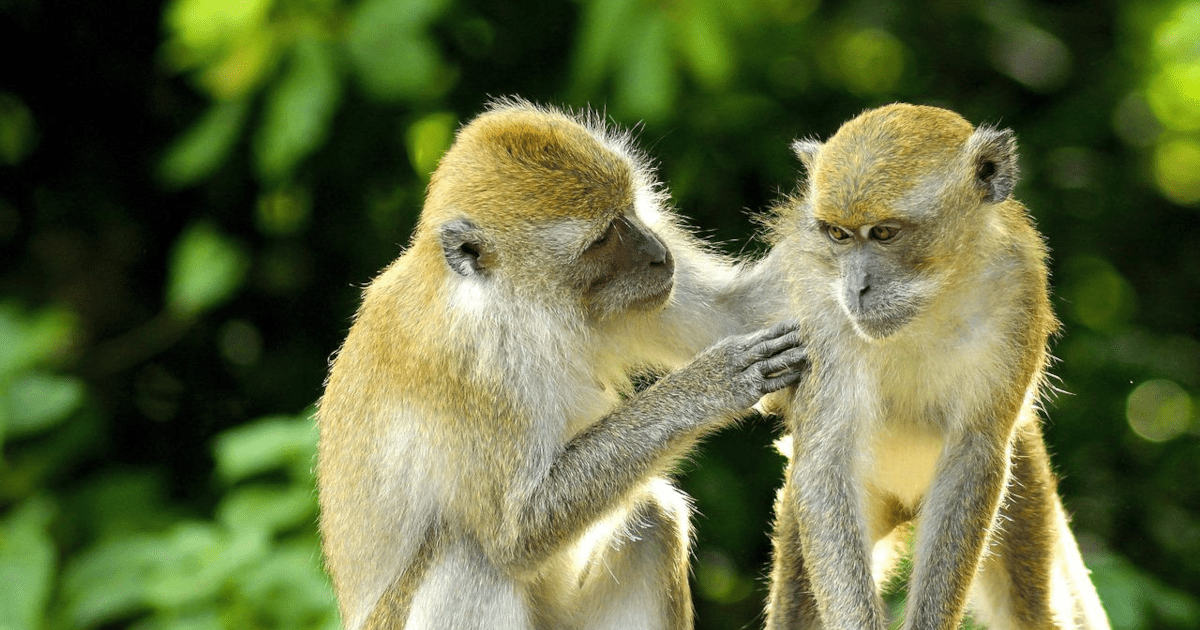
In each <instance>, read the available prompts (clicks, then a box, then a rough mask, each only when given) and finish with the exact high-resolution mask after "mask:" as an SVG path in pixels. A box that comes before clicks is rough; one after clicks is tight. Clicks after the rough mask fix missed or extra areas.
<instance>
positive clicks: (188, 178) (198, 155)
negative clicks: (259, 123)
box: [158, 99, 249, 188]
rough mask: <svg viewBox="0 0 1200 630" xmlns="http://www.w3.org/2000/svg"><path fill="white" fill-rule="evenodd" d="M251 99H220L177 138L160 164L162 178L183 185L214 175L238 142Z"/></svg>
mask: <svg viewBox="0 0 1200 630" xmlns="http://www.w3.org/2000/svg"><path fill="white" fill-rule="evenodd" d="M248 111H249V106H248V100H247V99H239V100H235V101H224V102H218V103H215V104H213V105H212V107H209V108H208V112H207V113H205V114H204V116H203V117H202V118H200V120H198V121H197V122H196V124H194V125H192V128H191V129H188V130H187V132H186V133H184V134H183V135H182V136H180V137H179V138H178V139H176V140H175V141H174V142H173V143H171V146H170V147H169V148H168V149H167V152H166V154H165V155H164V156H163V158H162V161H160V162H159V164H158V177H159V180H160V181H161V182H162V183H163V184H164V185H166V186H168V187H171V188H183V187H185V186H192V185H194V184H197V183H199V182H200V181H201V180H203V179H206V178H208V177H210V176H211V175H212V174H213V173H215V172H216V171H217V169H218V168H220V167H221V164H223V163H224V162H225V159H226V158H227V157H228V156H229V152H230V151H232V150H233V147H234V145H235V144H237V139H238V135H239V133H240V132H241V130H242V126H243V125H244V124H245V122H246V114H247V112H248Z"/></svg>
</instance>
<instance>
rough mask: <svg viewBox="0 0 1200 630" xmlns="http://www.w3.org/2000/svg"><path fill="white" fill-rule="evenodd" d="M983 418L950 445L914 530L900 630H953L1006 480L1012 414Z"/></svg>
mask: <svg viewBox="0 0 1200 630" xmlns="http://www.w3.org/2000/svg"><path fill="white" fill-rule="evenodd" d="M989 411H990V412H991V413H993V414H1000V417H990V418H986V419H982V418H981V419H980V421H978V422H977V423H973V426H971V425H968V426H966V427H964V429H963V430H961V431H958V432H957V434H956V435H952V436H951V438H950V439H949V440H948V441H947V444H946V446H945V449H944V450H943V454H942V457H941V460H940V461H939V462H938V468H937V473H936V474H935V476H934V479H933V484H932V485H931V487H930V489H929V492H928V493H927V494H926V496H925V499H924V501H923V504H922V506H921V512H920V526H919V527H918V528H917V541H916V551H915V556H914V561H913V567H914V568H913V575H912V578H911V582H910V586H909V593H908V605H907V612H906V619H905V623H904V627H905V628H907V629H913V628H921V629H925V628H930V629H937V628H944V629H948V630H952V629H953V628H956V627H958V623H957V622H958V620H959V619H961V618H962V615H963V611H964V610H965V607H966V600H967V592H968V589H969V588H970V585H971V582H972V580H973V579H974V576H975V574H976V568H977V567H978V566H979V561H980V558H981V557H982V555H983V549H984V545H985V544H986V543H987V540H988V536H989V532H990V531H991V527H992V524H993V523H994V522H995V519H996V512H997V510H998V509H999V506H1000V498H1001V496H1002V495H1003V492H1004V487H1005V484H1006V483H1007V482H1008V477H1009V466H1008V461H1009V457H1010V451H1011V447H1010V437H1009V435H1008V431H1009V429H1010V428H1011V427H1012V424H1013V423H1012V420H1013V418H1014V417H1015V412H1014V411H1011V410H1009V409H998V410H989Z"/></svg>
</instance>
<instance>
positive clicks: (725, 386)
mask: <svg viewBox="0 0 1200 630" xmlns="http://www.w3.org/2000/svg"><path fill="white" fill-rule="evenodd" d="M799 343H800V339H799V333H798V332H797V331H796V327H795V324H791V323H789V324H781V325H777V326H775V327H773V328H771V329H768V330H764V331H759V332H757V333H751V334H747V335H741V336H736V337H730V338H728V339H726V340H724V341H722V342H721V343H719V344H717V345H715V346H713V347H712V348H710V349H709V350H707V351H705V352H704V353H702V354H701V355H700V356H699V357H697V358H696V359H695V360H694V361H692V362H691V363H690V364H688V365H687V366H685V367H683V368H682V369H680V370H678V371H676V372H674V373H672V374H668V375H667V376H665V377H663V378H662V379H660V380H659V381H658V382H657V383H655V384H654V386H652V387H650V388H649V389H647V390H645V391H643V392H641V393H639V394H637V395H635V396H633V397H631V398H630V399H629V400H627V401H626V402H625V403H624V404H622V405H621V406H620V407H618V408H617V409H616V410H615V411H613V412H612V413H611V414H609V415H608V416H606V417H604V418H603V419H601V420H600V421H599V422H597V423H596V424H594V425H592V426H591V427H589V428H588V429H586V430H584V431H583V432H582V433H580V434H579V435H577V436H576V437H574V438H573V439H571V440H570V441H569V442H568V443H567V444H566V445H565V447H564V448H563V450H562V451H561V452H560V453H558V454H557V456H556V457H555V459H554V460H553V462H552V464H551V466H550V468H549V470H548V471H547V472H546V474H545V476H544V477H543V478H541V479H538V480H535V481H534V485H533V486H532V487H531V490H530V491H529V492H528V494H526V495H524V496H522V497H520V498H518V499H515V500H511V499H510V501H509V502H508V505H507V506H506V509H505V511H506V513H505V514H504V515H503V516H502V518H503V519H504V520H505V523H504V531H506V532H509V534H508V535H507V536H504V537H503V538H505V540H494V541H491V542H492V543H493V544H492V546H491V549H490V553H492V554H493V555H494V556H495V557H496V559H497V561H499V562H501V563H502V564H505V565H509V566H513V567H515V568H519V567H531V566H534V565H536V563H537V562H538V560H540V559H541V558H544V557H546V556H547V555H548V554H549V553H552V552H553V551H554V550H555V549H556V548H557V547H559V546H560V545H561V544H562V543H563V542H565V541H567V540H571V539H573V538H575V537H577V536H578V535H579V534H580V533H582V531H583V530H584V529H585V528H586V527H588V526H589V525H590V524H592V523H594V522H596V521H597V520H599V519H601V518H603V517H604V515H605V514H606V513H607V512H608V511H609V510H611V509H612V508H613V507H614V506H616V505H618V504H619V503H620V501H622V500H623V499H624V497H625V496H626V495H627V494H628V493H629V492H631V491H632V490H633V489H634V488H635V487H637V486H638V484H640V483H641V482H643V481H644V480H645V479H647V478H648V477H650V476H652V475H654V474H656V473H658V472H659V471H660V470H661V469H662V468H664V467H665V466H667V465H668V464H669V463H670V462H671V461H674V459H675V457H676V456H677V455H679V454H680V453H681V452H682V451H684V450H686V449H687V448H689V447H690V446H692V445H693V444H694V443H695V442H696V440H698V439H699V438H700V437H701V436H702V435H703V434H704V433H706V432H708V431H711V430H715V429H716V428H719V427H720V426H722V425H724V424H726V423H727V422H729V421H732V419H733V418H734V417H736V414H737V413H738V412H740V411H742V410H744V409H746V408H747V407H749V406H750V405H752V404H754V402H755V401H757V400H758V399H759V398H760V397H762V396H763V395H765V394H767V393H770V392H773V391H776V390H779V389H782V388H784V387H787V386H788V385H791V384H793V383H795V382H796V381H797V380H798V379H799V378H800V376H801V375H802V373H803V369H804V367H805V366H806V354H805V351H804V349H803V348H802V347H800V345H799ZM510 496H511V495H510Z"/></svg>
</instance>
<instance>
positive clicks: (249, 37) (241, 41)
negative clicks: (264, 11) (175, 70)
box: [199, 28, 280, 101]
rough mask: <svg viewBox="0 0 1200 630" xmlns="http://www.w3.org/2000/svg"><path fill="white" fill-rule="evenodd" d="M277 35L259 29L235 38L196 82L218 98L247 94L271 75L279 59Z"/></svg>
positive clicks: (278, 38) (224, 99)
mask: <svg viewBox="0 0 1200 630" xmlns="http://www.w3.org/2000/svg"><path fill="white" fill-rule="evenodd" d="M279 40H280V37H279V36H278V35H277V34H276V31H274V30H272V29H269V28H262V29H258V30H256V31H253V32H251V33H247V34H246V35H245V36H243V37H240V38H238V40H237V41H236V42H234V43H233V44H232V45H231V46H230V47H229V49H228V51H227V53H226V54H225V56H224V57H223V58H221V59H219V60H216V61H213V62H212V63H209V64H208V65H207V66H205V67H204V69H203V70H202V71H201V72H200V76H199V79H200V80H199V83H200V85H201V86H203V87H204V88H205V89H206V90H208V93H209V94H211V95H212V97H213V98H214V99H215V100H217V101H229V100H234V99H238V98H241V97H244V96H248V95H249V94H250V93H252V92H253V91H254V90H255V89H256V88H258V86H259V85H260V84H261V83H262V82H263V80H264V79H266V78H267V77H268V76H270V74H271V70H273V69H274V67H275V62H276V61H277V60H278V58H279V52H280V51H279Z"/></svg>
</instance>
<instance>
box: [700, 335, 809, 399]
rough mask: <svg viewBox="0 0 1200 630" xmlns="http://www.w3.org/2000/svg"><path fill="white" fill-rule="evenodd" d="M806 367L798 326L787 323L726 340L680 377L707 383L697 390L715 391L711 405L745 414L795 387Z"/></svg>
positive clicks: (715, 346)
mask: <svg viewBox="0 0 1200 630" xmlns="http://www.w3.org/2000/svg"><path fill="white" fill-rule="evenodd" d="M807 368H808V352H807V351H806V350H805V348H804V346H803V345H801V342H800V331H799V326H798V325H797V324H796V323H795V322H791V321H788V322H783V323H779V324H776V325H774V326H771V327H770V328H764V329H762V330H759V331H757V332H752V333H748V334H745V335H735V336H732V337H726V338H725V339H723V340H722V341H719V342H717V343H716V344H715V345H713V346H712V347H711V348H709V349H708V350H705V351H704V352H703V353H701V354H700V356H699V357H697V358H696V359H695V360H694V361H692V363H691V364H690V365H688V366H686V367H684V368H683V369H682V370H680V372H681V373H680V374H679V375H680V376H684V375H685V374H687V376H696V377H700V378H703V379H704V380H706V381H707V382H706V383H705V384H703V386H701V387H700V388H699V389H698V390H697V391H708V392H712V393H713V394H714V400H713V401H712V402H713V403H715V404H716V405H718V406H719V407H722V409H720V411H721V412H726V413H728V412H739V411H743V410H745V409H746V408H748V407H750V406H752V405H754V404H755V403H757V402H758V400H759V399H760V398H762V397H763V396H766V395H767V394H770V393H772V392H776V391H779V390H781V389H783V388H785V387H787V386H789V385H794V384H796V383H797V382H798V381H799V380H800V377H801V376H803V375H804V372H805V370H806V369H807ZM685 378H686V376H685Z"/></svg>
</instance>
